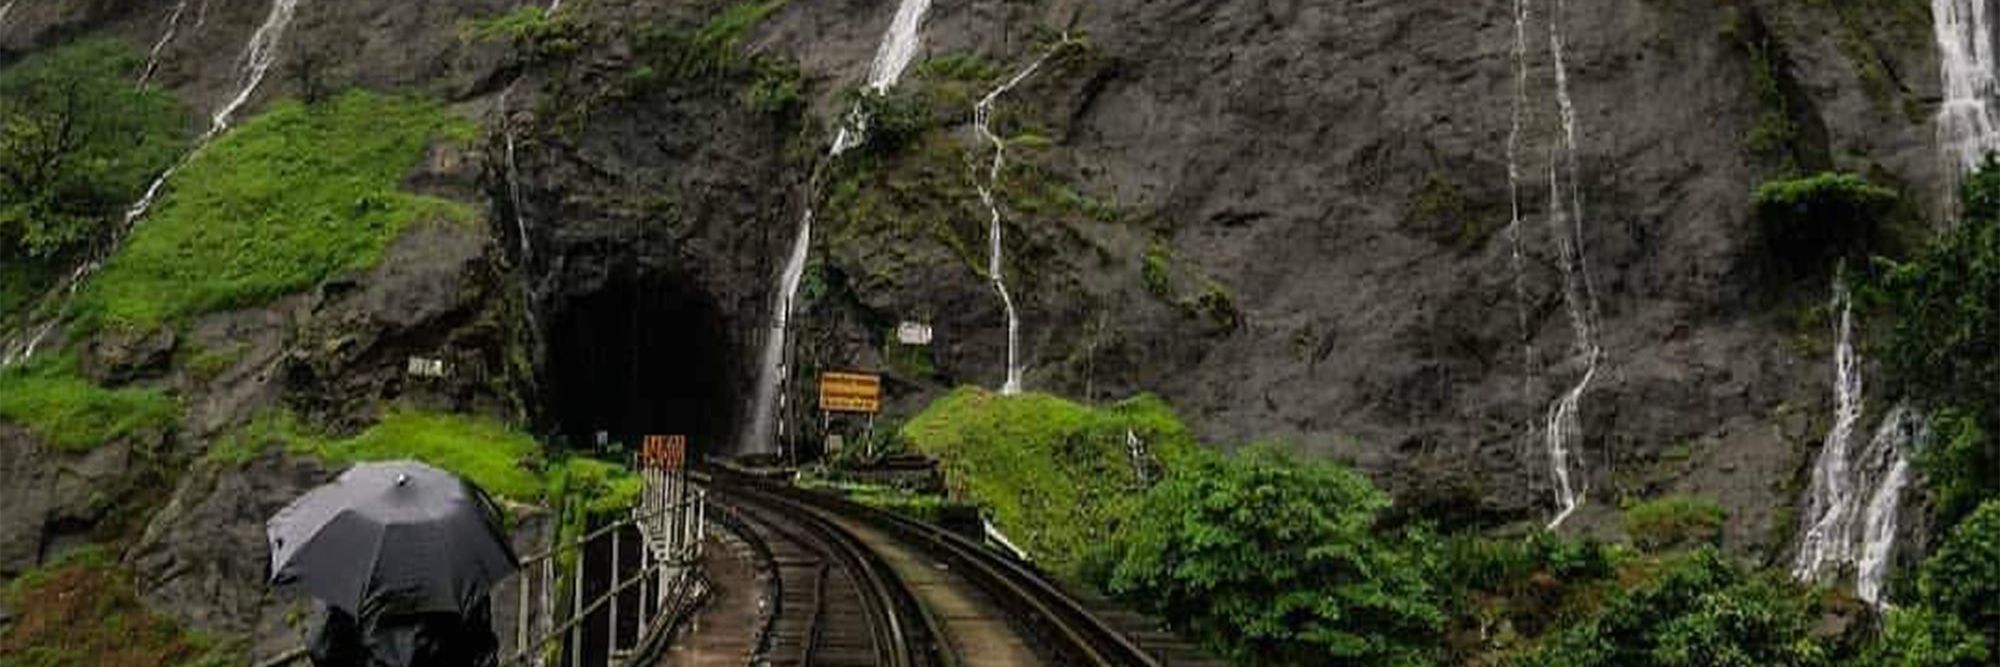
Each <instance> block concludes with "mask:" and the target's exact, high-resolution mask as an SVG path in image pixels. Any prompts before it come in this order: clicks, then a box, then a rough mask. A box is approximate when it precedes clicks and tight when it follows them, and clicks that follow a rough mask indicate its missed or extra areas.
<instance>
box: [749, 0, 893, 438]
mask: <svg viewBox="0 0 2000 667" xmlns="http://www.w3.org/2000/svg"><path fill="white" fill-rule="evenodd" d="M930 8H931V2H930V0H902V2H901V3H900V4H899V5H897V7H896V18H895V19H894V20H892V21H890V23H889V30H888V32H886V33H883V35H882V44H881V46H880V47H878V48H877V49H876V52H875V60H874V61H873V62H872V63H870V64H869V68H868V88H869V89H870V90H873V91H875V92H877V93H881V92H885V91H887V90H889V89H890V88H892V87H894V86H895V85H896V82H897V81H900V80H902V78H903V72H904V71H905V70H907V69H909V67H910V61H911V59H913V58H915V57H916V55H917V45H918V29H919V28H921V27H922V26H923V22H924V15H925V14H927V13H929V12H930ZM865 123H866V119H865V118H862V117H861V114H860V113H859V110H856V111H854V112H851V113H849V114H848V121H847V123H846V126H845V127H842V128H841V129H840V132H839V133H838V134H837V135H836V136H835V137H834V140H833V145H832V146H830V147H828V148H827V153H826V157H827V159H829V160H831V159H833V158H837V157H840V155H841V154H842V153H845V152H847V151H848V150H849V149H852V148H854V147H856V146H859V145H861V144H862V143H863V142H865V141H867V137H866V136H865V131H864V130H865ZM812 199H813V197H812V195H811V194H810V193H809V194H808V195H807V196H806V206H805V214H804V215H802V216H800V218H799V231H798V234H797V235H795V236H794V237H793V239H792V249H791V252H790V254H788V255H787V257H786V260H785V270H784V272H782V273H780V274H778V284H777V295H776V298H774V299H772V304H771V320H770V327H769V328H768V329H767V330H766V331H765V332H764V350H763V354H762V355H761V356H760V358H759V364H758V367H757V368H758V370H757V387H756V390H755V392H754V393H753V394H752V396H751V405H750V421H749V424H748V428H747V429H746V430H745V433H744V435H743V439H742V442H740V443H738V445H737V448H738V449H739V450H740V451H763V452H770V453H775V452H777V451H778V450H779V448H778V446H777V443H778V439H780V438H782V437H784V432H783V424H782V422H781V420H780V415H781V414H782V413H783V412H784V411H785V410H786V408H787V406H786V404H785V397H784V396H783V395H782V394H783V392H781V391H779V388H780V385H782V384H784V382H785V379H786V378H787V377H789V376H790V375H791V369H790V368H789V365H788V364H787V363H786V357H785V351H786V348H787V347H788V346H787V343H788V342H789V341H788V339H789V338H790V334H791V324H792V322H791V320H792V314H793V305H794V304H795V303H796V302H797V300H798V296H799V283H800V282H801V281H802V280H804V278H805V272H806V259H807V258H808V257H809V256H810V255H811V252H812V225H813V209H812V207H813V201H812Z"/></svg>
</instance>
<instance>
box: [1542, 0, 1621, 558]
mask: <svg viewBox="0 0 2000 667" xmlns="http://www.w3.org/2000/svg"><path fill="white" fill-rule="evenodd" d="M1567 9H1568V3H1567V1H1566V0H1556V3H1555V7H1554V10H1553V12H1552V13H1551V15H1550V16H1549V32H1548V35H1549V60H1550V63H1551V66H1552V67H1553V68H1554V73H1555V93H1556V107H1557V110H1558V118H1559V119H1560V120H1561V128H1560V130H1561V131H1560V133H1559V134H1558V135H1557V137H1556V146H1555V147H1554V149H1553V150H1552V151H1551V152H1550V157H1549V224H1550V230H1551V232H1552V234H1553V236H1554V237H1555V239H1556V252H1557V256H1558V260H1559V267H1560V269H1561V273H1562V281H1563V305H1564V307H1565V309H1566V310H1567V311H1568V314H1569V320H1570V329H1571V335H1572V350H1573V352H1574V355H1575V357H1574V358H1576V359H1579V360H1580V361H1581V363H1582V365H1583V374H1582V376H1581V377H1580V378H1579V379H1578V380H1577V383H1576V384H1575V385H1574V386H1572V387H1570V388H1569V389H1568V390H1567V391H1565V392H1563V394H1562V395H1561V396H1559V397H1557V398H1556V400H1555V402H1554V403H1553V404H1551V405H1550V406H1549V410H1548V418H1547V421H1546V423H1545V425H1544V427H1543V433H1542V438H1543V441H1544V443H1545V445H1546V447H1547V450H1548V457H1549V467H1550V470H1551V473H1552V474H1551V478H1552V479H1553V481H1554V484H1553V486H1554V487H1555V496H1556V509H1557V512H1556V515H1555V517H1554V518H1553V519H1551V520H1550V521H1549V524H1548V527H1549V528H1550V529H1555V528H1558V527H1561V526H1562V524H1563V522H1564V521H1567V520H1568V519H1569V517H1570V515H1571V514H1574V513H1575V512H1576V509H1577V508H1578V507H1580V506H1581V505H1582V504H1583V499H1584V491H1583V488H1582V487H1583V485H1582V484H1580V483H1578V482H1577V481H1576V480H1574V479H1573V478H1572V475H1573V474H1574V470H1575V469H1576V468H1578V467H1580V466H1581V465H1582V464H1581V463H1580V461H1581V459H1582V457H1581V456H1579V455H1578V454H1577V451H1576V450H1577V449H1578V448H1579V447H1580V446H1581V444H1582V441H1583V416H1582V415H1583V398H1584V396H1585V394H1586V393H1587V392H1588V391H1589V390H1590V386H1591V383H1592V382H1594V381H1596V379H1597V373H1598V370H1599V369H1600V368H1601V367H1602V365H1603V362H1604V350H1603V348H1602V347H1600V346H1599V345H1598V343H1597V331H1596V321H1597V294H1596V290H1595V289H1594V287H1593V286H1592V285H1591V280H1590V266H1589V261H1588V258H1587V253H1586V252H1584V241H1585V235H1584V224H1585V220H1586V218H1585V216H1584V208H1583V185H1582V166H1581V160H1580V158H1579V157H1578V155H1577V153H1578V142H1577V121H1576V104H1575V102H1574V100H1572V99H1571V97H1570V88H1569V69H1568V64H1567V55H1566V49H1567V45H1566V43H1565V36H1564V34H1563V28H1562V26H1563V19H1564V17H1565V16H1566V15H1567V13H1568V12H1567ZM1523 13H1525V9H1524V10H1523Z"/></svg>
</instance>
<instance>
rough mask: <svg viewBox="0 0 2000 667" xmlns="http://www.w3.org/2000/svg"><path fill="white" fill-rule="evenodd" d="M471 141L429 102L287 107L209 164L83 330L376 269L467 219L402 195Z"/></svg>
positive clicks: (90, 308)
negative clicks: (456, 145) (416, 230)
mask: <svg viewBox="0 0 2000 667" xmlns="http://www.w3.org/2000/svg"><path fill="white" fill-rule="evenodd" d="M472 131H473V127H472V125H471V124H470V123H468V122H466V121H464V120H462V119H459V118H457V117H454V116H452V115H451V114H449V113H448V112H446V111H445V110H444V109H443V108H442V107H440V106H438V105H437V104H434V103H431V102H425V101H421V100H416V99H410V98H400V97H387V96H382V95H376V94H373V93H367V92H352V93H348V94H346V95H343V96H341V97H339V98H338V99H335V100H333V101H330V102H328V103H326V104H324V105H319V106H311V107H308V106H305V105H302V104H299V103H297V102H283V103H280V104H278V105H277V106H276V107H275V108H274V109H272V110H271V111H270V112H268V113H266V114H264V115H262V116H259V117H257V118H256V119H253V120H251V121H250V122H247V123H245V124H244V125H243V126H242V127H239V128H237V129H236V130H235V131H233V132H230V133H229V134H228V135H227V136H225V137H223V138H221V139H219V140H217V141H216V142H215V143H214V144H212V145H210V146H209V147H208V148H207V149H205V150H203V151H202V152H201V153H200V154H199V155H197V156H196V157H195V158H194V159H193V160H192V161H190V162H189V163H188V164H187V166H186V168H184V169H182V170H181V171H180V172H179V173H178V174H177V175H175V177H174V180H173V182H172V184H171V185H170V186H169V189H168V191H167V193H166V194H165V195H164V196H163V197H162V199H161V201H160V202H159V203H158V204H157V205H156V206H155V208H154V211H153V213H152V214H151V216H149V218H148V219H147V220H146V222H145V223H144V224H143V225H140V226H139V228H138V229H137V230H136V231H135V232H134V233H133V234H132V236H131V238H130V239H129V240H128V241H127V242H126V243H125V246H124V248H123V249H122V250H121V251H120V252H119V253H118V254H117V255H116V256H115V257H113V258H112V259H111V261H110V262H109V263H108V264H107V265H106V266H105V268H104V270H103V272H101V273H99V274H98V275H97V277H96V279H95V280H93V281H92V282H91V284H89V285H88V286H87V287H86V288H85V290H84V292H83V294H82V295H81V299H80V303H79V309H80V311H81V312H80V316H81V320H82V321H83V323H84V324H85V325H86V327H89V326H115V327H125V328H135V329H144V328H151V327H157V326H162V325H166V324H170V323H172V322H175V321H178V320H180V319H181V318H185V317H188V316H192V315H197V314H200V313H204V312H210V311H215V310H222V309H228V308H237V307H245V306H251V305H256V304H259V303H262V302H264V301H268V300H270V299H272V298H275V297H278V296H281V295H285V294H290V293H295V292H298V291H300V290H303V289H306V288H309V287H312V286H313V285H316V284H318V283H320V282H322V281H324V280H326V279H328V278H331V277H334V276H336V275H339V274H341V273H344V272H352V271H360V270H365V269H367V268H369V267H372V266H373V265H374V264H375V263H376V262H377V261H379V260H380V258H381V255H382V252H383V251H384V250H385V249H386V248H387V247H388V246H389V244H390V243H391V242H392V241H394V240H395V239H396V237H397V236H398V235H400V234H401V233H402V232H403V230H404V229H405V228H407V227H408V226H409V225H411V224H412V223H415V222H417V221H419V220H423V219H467V218H469V217H470V215H471V213H470V212H469V211H468V210H467V209H466V208H465V207H464V206H463V205H461V204H456V203H451V202H447V201H444V200H441V199H436V198H432V197H426V196H421V195H416V194H411V193H408V192H404V191H402V189H401V184H402V181H403V178H404V176H405V175H407V174H408V173H409V171H410V170H411V169H412V168H414V167H416V166H417V164H418V163H419V162H420V161H421V160H422V159H423V156H424V153H425V151H426V149H427V147H429V146H430V145H431V144H432V143H434V142H436V141H439V140H443V139H449V140H453V141H460V142H466V141H470V140H471V138H472V136H471V133H472Z"/></svg>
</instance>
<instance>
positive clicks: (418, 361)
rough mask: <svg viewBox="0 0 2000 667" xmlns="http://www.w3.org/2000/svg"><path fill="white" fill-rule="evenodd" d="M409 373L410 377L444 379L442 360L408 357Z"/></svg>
mask: <svg viewBox="0 0 2000 667" xmlns="http://www.w3.org/2000/svg"><path fill="white" fill-rule="evenodd" d="M409 373H410V375H414V376H416V377H422V378H441V377H444V376H445V367H444V360H443V359H426V358H423V357H410V366H409Z"/></svg>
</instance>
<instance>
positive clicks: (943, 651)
mask: <svg viewBox="0 0 2000 667" xmlns="http://www.w3.org/2000/svg"><path fill="white" fill-rule="evenodd" d="M711 488H712V489H713V491H712V492H713V493H714V495H713V496H712V498H714V499H715V500H717V501H719V502H718V509H719V510H720V511H719V512H717V513H716V514H714V515H712V516H715V517H716V518H718V519H719V520H720V521H721V523H723V524H724V526H725V527H727V528H728V529H729V530H730V531H731V532H735V533H737V534H738V535H740V536H742V537H743V538H744V539H745V540H746V541H748V542H749V543H750V544H751V545H752V548H753V549H755V550H756V551H757V552H758V557H759V560H761V561H762V562H763V563H764V565H765V567H766V568H767V569H768V570H769V571H770V574H771V578H770V580H769V583H768V586H769V589H770V590H769V594H768V600H769V604H771V605H772V607H771V609H770V610H769V613H768V614H767V615H766V619H765V624H764V627H763V628H762V629H761V630H760V631H759V635H758V649H757V658H756V660H755V663H754V664H758V665H772V666H775V667H808V666H811V667H819V666H826V667H873V666H877V665H880V666H884V667H952V666H953V665H955V662H954V661H953V659H952V656H951V653H950V651H949V649H947V648H945V647H944V646H943V645H942V643H941V642H940V641H939V639H938V633H937V631H936V628H935V624H934V623H933V622H931V621H930V620H929V618H928V616H927V615H926V614H925V612H924V610H923V607H922V605H921V604H920V603H919V602H918V601H917V600H916V598H915V597H914V596H913V595H912V594H911V592H910V591H909V590H908V589H907V587H905V586H903V584H902V582H901V581H900V580H899V579H898V578H897V577H896V575H895V573H894V572H893V571H891V569H890V567H889V566H888V564H886V563H884V562H883V561H882V560H881V559H880V558H878V557H877V556H875V555H874V554H873V553H871V552H870V551H869V549H868V548H867V547H866V546H865V545H863V544H861V543H860V542H859V541H858V540H857V539H855V538H854V536H853V535H851V534H849V533H848V532H847V531H845V530H843V529H842V528H841V527H840V526H839V525H838V524H836V523H834V522H832V521H831V520H829V519H828V518H827V517H825V516H824V515H821V514H819V513H816V512H813V511H811V510H807V509H803V508H800V507H799V506H797V504H796V503H795V502H793V501H791V500H788V499H786V498H784V497H783V496H781V495H778V494H776V493H774V492H772V491H771V490H769V489H767V488H764V487H761V486H752V485H735V484H727V485H718V486H715V487H711Z"/></svg>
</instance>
